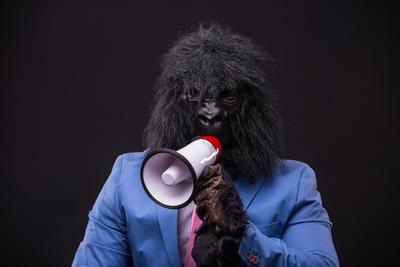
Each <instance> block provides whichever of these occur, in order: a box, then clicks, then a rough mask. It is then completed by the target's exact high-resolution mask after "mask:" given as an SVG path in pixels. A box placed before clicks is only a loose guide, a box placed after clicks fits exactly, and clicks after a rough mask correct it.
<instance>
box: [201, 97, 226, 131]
mask: <svg viewBox="0 0 400 267" xmlns="http://www.w3.org/2000/svg"><path fill="white" fill-rule="evenodd" d="M198 116H199V119H200V122H201V123H202V124H203V125H204V126H214V127H216V126H218V125H219V124H220V123H221V121H222V120H223V119H224V118H225V117H226V114H225V112H224V110H223V109H222V108H221V107H220V106H219V105H218V103H217V101H215V99H206V100H204V101H203V103H201V105H200V109H199V111H198Z"/></svg>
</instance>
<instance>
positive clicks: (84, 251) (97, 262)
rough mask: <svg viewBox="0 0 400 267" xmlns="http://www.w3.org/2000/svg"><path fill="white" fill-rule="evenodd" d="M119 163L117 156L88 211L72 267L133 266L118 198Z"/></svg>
mask: <svg viewBox="0 0 400 267" xmlns="http://www.w3.org/2000/svg"><path fill="white" fill-rule="evenodd" d="M121 165H122V157H121V156H119V157H118V158H117V160H116V161H115V163H114V166H113V168H112V171H111V174H110V175H109V177H108V179H107V181H106V183H105V184H104V186H103V188H102V189H101V191H100V194H99V195H98V197H97V199H96V202H95V204H94V206H93V208H92V210H91V211H90V212H89V222H88V224H87V227H86V231H85V236H84V238H83V241H82V242H81V243H80V245H79V248H78V250H77V252H76V254H75V258H74V261H73V263H72V266H132V260H131V254H130V251H129V246H128V238H127V235H126V218H125V213H124V209H123V207H122V205H121V201H120V199H119V179H120V173H121Z"/></svg>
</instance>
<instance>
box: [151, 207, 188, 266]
mask: <svg viewBox="0 0 400 267" xmlns="http://www.w3.org/2000/svg"><path fill="white" fill-rule="evenodd" d="M157 218H158V223H159V225H160V230H161V234H162V237H163V240H164V245H165V249H166V250H167V253H168V257H169V259H170V262H171V265H172V266H174V267H180V266H181V263H180V262H181V261H180V256H179V244H178V210H175V209H166V208H163V207H160V206H158V205H157ZM154 256H155V257H157V255H154ZM155 260H156V259H155Z"/></svg>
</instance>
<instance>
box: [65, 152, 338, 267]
mask: <svg viewBox="0 0 400 267" xmlns="http://www.w3.org/2000/svg"><path fill="white" fill-rule="evenodd" d="M145 154H146V152H142V153H127V154H124V155H121V156H119V157H118V158H117V160H116V162H115V164H114V167H113V169H112V171H111V174H110V176H109V177H108V179H107V181H106V183H105V185H104V187H103V188H102V190H101V192H100V194H99V196H98V198H97V200H96V202H95V204H94V206H93V209H92V210H91V211H90V213H89V222H88V225H87V228H86V232H85V237H84V239H83V241H82V242H81V243H80V245H79V248H78V250H77V252H76V255H75V259H74V261H73V264H72V265H73V266H132V265H133V266H139V267H144V266H157V267H160V266H173V267H180V266H182V264H181V261H180V255H179V253H180V252H179V245H178V231H177V229H178V227H177V221H178V211H177V210H173V209H166V208H163V207H160V206H158V205H156V204H155V203H154V202H153V201H152V200H151V199H150V198H149V197H148V196H147V194H146V193H145V191H144V190H143V187H142V184H141V181H140V167H141V163H142V161H143V159H144V156H145ZM235 185H236V188H237V190H238V191H239V193H240V196H241V198H242V201H243V205H244V207H245V209H246V212H247V215H248V217H249V220H250V224H249V226H248V228H247V230H246V232H245V235H244V237H243V238H242V241H241V244H240V247H239V251H238V252H239V255H240V256H241V258H242V260H243V262H244V263H245V265H247V266H253V265H254V263H257V262H258V265H259V266H269V267H274V266H339V262H338V258H337V256H336V252H335V248H334V246H333V243H332V238H331V226H332V223H331V222H330V220H329V217H328V214H327V212H326V210H325V209H324V208H323V207H322V203H321V198H320V194H319V192H318V191H317V187H316V185H317V184H316V178H315V174H314V172H313V170H312V169H311V168H310V167H309V166H308V165H306V164H305V163H302V162H298V161H293V160H285V161H283V164H278V165H277V166H276V167H275V169H274V171H273V174H271V175H270V176H268V177H257V178H256V179H255V181H254V180H252V181H249V180H248V178H247V177H240V178H238V179H237V180H236V181H235ZM255 257H257V258H255ZM254 259H259V260H254Z"/></svg>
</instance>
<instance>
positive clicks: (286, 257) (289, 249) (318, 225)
mask: <svg viewBox="0 0 400 267" xmlns="http://www.w3.org/2000/svg"><path fill="white" fill-rule="evenodd" d="M331 226H332V223H331V222H330V221H329V217H328V214H327V212H326V211H325V209H324V208H323V207H322V203H321V197H320V194H319V192H318V191H317V182H316V178H315V174H314V171H313V170H312V169H311V168H310V167H308V166H307V168H306V169H304V170H303V172H302V174H301V177H300V182H299V187H298V193H297V200H296V204H295V205H294V208H293V210H292V212H291V215H290V217H289V220H288V222H287V224H286V227H285V230H284V233H283V235H282V239H279V238H271V237H268V236H266V235H263V234H262V233H261V232H260V231H259V230H258V229H257V227H256V226H255V225H254V224H252V223H250V224H249V225H248V227H247V230H246V233H245V235H244V237H243V238H242V241H241V243H240V247H239V255H240V257H241V258H242V260H243V262H244V264H245V265H246V266H268V267H283V266H285V267H300V266H301V267H303V266H304V267H305V266H307V267H317V266H318V267H319V266H321V267H322V266H324V267H325V266H329V267H338V266H339V260H338V257H337V255H336V251H335V248H334V245H333V242H332V237H331Z"/></svg>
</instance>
